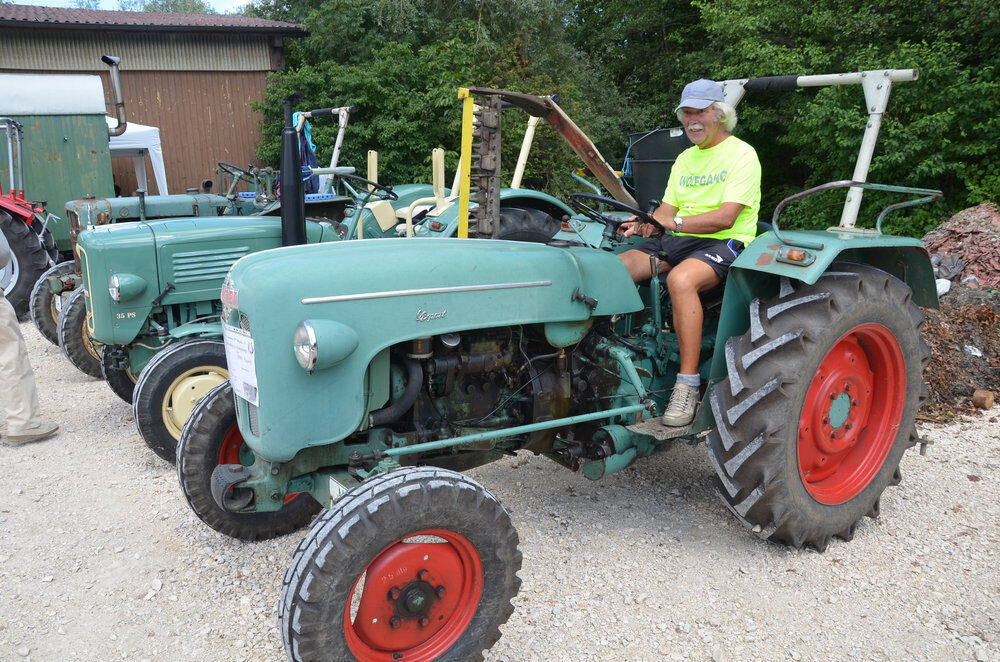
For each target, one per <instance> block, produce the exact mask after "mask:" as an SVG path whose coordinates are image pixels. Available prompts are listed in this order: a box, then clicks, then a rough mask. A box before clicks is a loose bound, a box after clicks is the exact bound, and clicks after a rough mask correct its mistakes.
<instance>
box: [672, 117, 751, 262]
mask: <svg viewBox="0 0 1000 662" xmlns="http://www.w3.org/2000/svg"><path fill="white" fill-rule="evenodd" d="M663 202H665V203H667V204H669V205H673V206H674V207H677V210H678V211H677V215H678V216H680V217H681V218H684V217H685V216H692V215H694V214H704V213H705V212H708V211H713V210H715V209H718V208H719V207H721V206H722V203H724V202H738V203H739V204H741V205H744V207H743V210H742V211H741V212H740V215H739V216H737V217H736V222H735V223H733V227H731V228H729V229H727V230H721V231H719V232H713V233H711V234H694V233H690V232H678V233H677V234H680V235H689V236H692V237H707V238H711V239H736V240H737V241H742V242H743V243H744V244H749V243H750V242H751V241H753V238H754V237H755V236H757V213H758V212H759V211H760V161H758V160H757V152H755V151H754V148H753V147H751V146H750V145H748V144H747V143H745V142H743V141H742V140H740V139H739V138H737V137H736V136H729V137H728V138H726V139H725V140H723V141H722V142H721V143H719V144H718V145H716V146H715V147H709V148H708V149H700V148H699V147H698V146H697V145H695V146H693V147H689V148H687V149H686V150H684V151H683V152H681V153H680V155H679V156H678V157H677V160H676V161H674V165H673V167H672V168H671V169H670V177H669V178H667V190H666V191H664V192H663Z"/></svg>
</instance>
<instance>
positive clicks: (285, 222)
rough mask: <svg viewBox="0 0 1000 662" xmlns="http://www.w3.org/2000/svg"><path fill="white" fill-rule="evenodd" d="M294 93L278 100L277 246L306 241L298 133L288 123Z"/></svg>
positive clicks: (299, 95) (296, 97) (298, 95)
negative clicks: (281, 115)
mask: <svg viewBox="0 0 1000 662" xmlns="http://www.w3.org/2000/svg"><path fill="white" fill-rule="evenodd" d="M302 96H303V95H302V93H301V92H296V93H295V94H293V95H292V96H290V97H287V98H286V99H285V100H284V101H282V102H281V103H282V105H283V106H284V108H285V128H284V129H282V131H281V245H282V246H298V245H299V244H304V243H306V206H305V199H304V198H303V197H302V165H301V162H300V161H299V136H298V134H297V133H296V132H295V125H293V124H292V104H294V103H298V101H300V100H301V99H302Z"/></svg>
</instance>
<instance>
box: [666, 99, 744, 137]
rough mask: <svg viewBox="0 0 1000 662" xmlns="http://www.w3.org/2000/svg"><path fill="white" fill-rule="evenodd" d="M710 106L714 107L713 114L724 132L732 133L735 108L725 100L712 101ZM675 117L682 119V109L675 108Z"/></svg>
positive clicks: (734, 124) (734, 125)
mask: <svg viewBox="0 0 1000 662" xmlns="http://www.w3.org/2000/svg"><path fill="white" fill-rule="evenodd" d="M712 108H714V109H715V116H716V118H717V119H718V120H719V124H721V125H722V128H723V130H724V131H725V132H726V133H732V132H733V129H735V128H736V119H737V117H736V109H735V108H733V107H732V106H730V105H729V104H728V103H726V102H725V101H713V102H712ZM677 119H678V120H681V121H683V120H684V111H683V110H681V109H678V110H677Z"/></svg>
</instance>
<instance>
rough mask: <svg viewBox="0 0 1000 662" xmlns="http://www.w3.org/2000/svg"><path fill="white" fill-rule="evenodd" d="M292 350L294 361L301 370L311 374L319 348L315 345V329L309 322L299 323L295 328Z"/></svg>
mask: <svg viewBox="0 0 1000 662" xmlns="http://www.w3.org/2000/svg"><path fill="white" fill-rule="evenodd" d="M292 349H293V350H294V351H295V360H296V361H298V362H299V365H300V366H302V369H303V370H307V371H309V372H312V370H313V368H315V367H316V359H318V358H319V346H318V345H317V344H316V329H315V328H313V325H312V322H310V321H309V320H305V321H303V322H299V325H298V326H297V327H295V336H294V338H293V339H292Z"/></svg>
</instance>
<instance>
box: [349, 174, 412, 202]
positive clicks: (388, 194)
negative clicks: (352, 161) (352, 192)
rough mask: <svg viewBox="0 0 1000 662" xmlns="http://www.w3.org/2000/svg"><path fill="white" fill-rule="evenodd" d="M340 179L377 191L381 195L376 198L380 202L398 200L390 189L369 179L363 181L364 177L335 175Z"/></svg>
mask: <svg viewBox="0 0 1000 662" xmlns="http://www.w3.org/2000/svg"><path fill="white" fill-rule="evenodd" d="M336 176H337V177H340V178H342V179H350V180H353V181H355V182H357V183H359V184H362V185H364V186H371V187H372V188H373V189H375V190H377V191H381V192H382V194H381V195H379V196H378V197H379V198H381V199H382V200H399V196H398V195H396V194H395V193H393V191H392V187H391V186H387V185H385V184H379V183H378V182H373V181H371V180H370V179H365V178H364V177H359V176H357V175H348V174H347V173H342V174H338V175H336Z"/></svg>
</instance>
